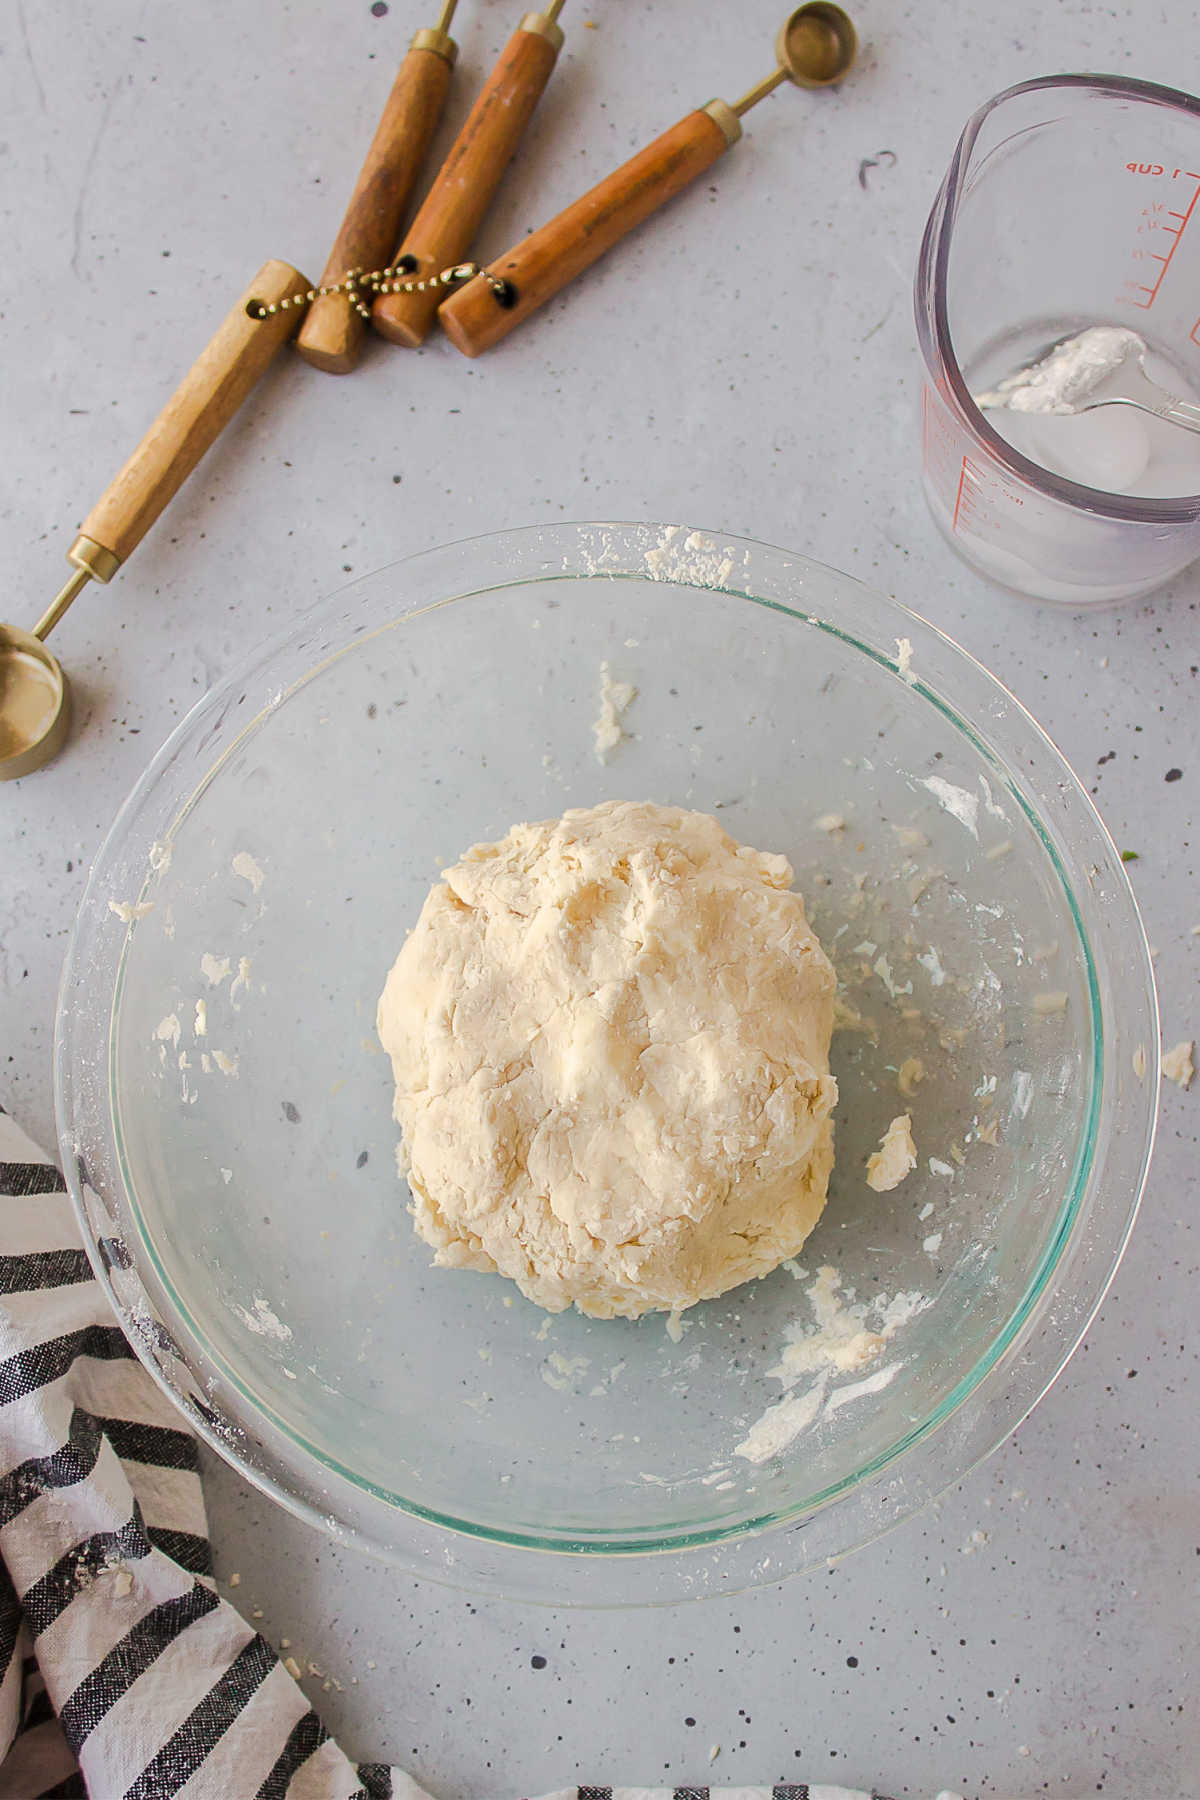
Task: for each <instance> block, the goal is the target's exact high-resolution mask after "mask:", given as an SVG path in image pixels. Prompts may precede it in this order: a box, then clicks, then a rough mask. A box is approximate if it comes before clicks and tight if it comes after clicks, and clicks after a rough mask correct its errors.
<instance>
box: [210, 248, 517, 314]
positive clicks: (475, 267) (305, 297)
mask: <svg viewBox="0 0 1200 1800" xmlns="http://www.w3.org/2000/svg"><path fill="white" fill-rule="evenodd" d="M404 260H406V259H403V258H402V259H401V261H402V262H403V261H404ZM406 275H408V270H407V269H405V268H402V267H401V265H400V264H399V263H397V264H396V265H395V266H394V267H393V268H390V269H372V270H371V271H370V272H369V273H367V272H366V271H365V270H363V269H348V270H347V271H346V273H345V274H344V275H343V276H342V279H341V280H340V281H334V282H330V283H327V284H325V285H323V286H321V287H315V288H309V289H308V290H307V291H306V292H304V293H300V294H289V295H288V296H287V298H286V299H284V300H272V302H271V304H270V305H269V306H268V305H267V304H266V302H265V301H262V300H259V301H257V302H252V303H251V306H249V307H247V309H246V310H247V311H248V312H249V313H250V316H251V318H254V319H269V318H272V317H273V316H274V315H275V314H276V313H281V312H289V311H290V310H291V308H292V307H294V306H310V305H311V304H312V302H313V301H314V300H323V299H325V297H326V296H327V295H329V294H344V295H345V296H346V299H347V300H348V301H349V302H350V305H351V306H352V307H353V308H354V310H355V312H356V313H357V314H358V316H359V318H360V319H369V318H370V317H371V308H370V306H369V305H368V304H367V302H366V300H365V299H364V297H363V296H364V294H368V295H370V296H371V297H372V298H375V297H376V296H377V295H379V294H424V293H427V292H431V291H432V290H434V289H436V288H446V287H452V286H453V285H454V283H455V282H459V281H470V280H472V278H473V277H474V276H476V275H482V276H483V279H484V280H485V281H486V282H487V284H488V286H489V287H490V288H491V290H492V292H493V293H494V294H495V296H496V299H497V300H498V301H499V303H500V304H501V306H506V305H509V304H510V303H511V302H510V295H511V288H510V286H509V284H508V282H506V281H502V280H501V279H500V277H499V276H498V275H493V274H492V273H491V272H490V271H489V270H488V269H484V268H481V267H480V265H479V264H478V263H471V262H467V263H455V265H454V267H453V268H451V269H443V270H442V271H441V272H440V274H437V275H427V276H424V277H423V278H422V279H421V280H420V281H417V280H415V279H410V280H406V279H405V276H406Z"/></svg>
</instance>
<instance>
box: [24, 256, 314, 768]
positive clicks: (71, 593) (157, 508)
mask: <svg viewBox="0 0 1200 1800" xmlns="http://www.w3.org/2000/svg"><path fill="white" fill-rule="evenodd" d="M297 288H299V289H302V290H303V289H307V288H308V282H307V281H306V279H305V277H304V276H303V275H301V273H300V271H299V270H298V269H293V268H292V267H291V265H290V264H289V263H284V262H274V261H272V262H267V263H264V264H263V266H262V268H261V269H260V270H259V272H258V274H257V275H256V276H255V277H254V280H253V281H252V282H251V284H250V286H249V287H248V288H247V289H246V291H245V293H244V294H243V295H242V297H241V299H240V300H239V301H238V303H237V305H236V306H235V307H234V308H233V311H232V312H231V313H230V314H229V316H228V318H227V319H226V320H225V323H224V324H223V325H222V326H221V328H220V330H219V331H218V332H217V334H216V336H215V337H214V338H213V339H212V340H211V342H210V343H209V344H208V345H207V346H206V347H205V349H203V350H202V351H201V353H200V356H199V358H198V359H197V361H196V362H195V363H193V365H192V367H191V369H189V371H188V373H187V374H186V375H185V376H184V378H183V381H182V382H181V384H180V385H179V387H178V388H176V390H175V392H174V394H172V396H171V398H170V399H169V400H168V401H167V404H166V405H165V406H164V408H163V410H162V411H161V412H160V413H159V415H158V417H157V419H155V421H154V423H153V425H151V427H150V429H149V431H148V432H147V433H146V435H145V437H144V438H143V439H142V441H141V443H140V444H139V445H138V447H137V449H136V450H135V451H134V453H133V455H132V456H131V457H130V458H129V461H128V462H127V463H126V464H125V467H124V468H123V469H122V470H121V472H120V474H119V475H118V476H117V477H116V479H115V480H114V481H112V482H111V483H110V484H109V486H108V487H107V488H106V489H105V491H104V493H103V494H102V495H101V497H100V499H99V500H98V501H97V502H96V504H95V506H93V508H92V510H91V512H90V513H89V514H88V516H87V518H86V519H85V520H84V521H83V525H82V527H81V529H80V533H79V536H78V537H77V538H76V539H75V542H74V543H73V544H72V545H71V548H70V549H69V550H68V551H67V560H68V561H69V562H71V563H73V564H74V571H73V573H72V575H71V577H70V579H69V580H68V581H67V583H66V585H65V586H64V587H63V588H62V590H61V592H60V593H59V594H58V595H57V596H56V598H55V599H54V600H53V601H52V603H51V604H50V606H49V607H48V608H47V610H46V611H45V612H44V613H43V615H42V617H41V618H40V619H39V620H38V622H37V624H36V625H35V626H34V628H33V630H32V631H21V630H18V628H17V627H16V626H15V625H2V624H0V781H12V780H15V778H16V777H17V776H19V775H29V774H32V772H33V771H34V769H40V768H41V766H42V764H43V763H45V762H49V760H50V758H51V757H52V756H54V755H55V754H56V753H57V752H58V751H59V750H60V749H61V748H62V745H63V743H64V741H65V739H66V735H67V727H68V725H69V723H70V690H69V689H68V687H67V678H66V676H65V675H64V674H63V671H62V669H61V667H60V666H59V663H58V661H57V659H56V658H55V657H53V656H52V655H51V654H50V652H49V650H47V648H46V645H45V642H44V640H45V638H46V637H47V636H48V634H49V633H50V631H52V630H53V628H54V626H55V625H57V623H58V621H59V620H60V619H61V618H62V616H63V614H64V613H65V612H66V610H67V608H68V606H70V604H71V602H72V600H74V598H75V596H76V595H77V594H78V593H79V592H80V591H81V590H82V589H83V588H84V587H85V586H86V585H87V583H88V582H89V581H93V580H94V581H111V580H112V578H113V576H114V575H115V574H116V572H117V570H118V569H119V568H120V566H121V564H122V563H123V562H124V561H125V559H126V558H127V557H128V556H129V555H130V553H131V552H132V551H134V550H136V549H137V546H138V545H139V544H140V543H141V541H142V539H143V537H144V536H145V535H146V532H147V531H148V530H149V529H150V527H151V525H153V523H154V521H155V519H157V517H158V515H159V513H160V512H161V511H162V510H163V507H164V506H165V505H166V504H167V502H168V500H170V499H171V497H172V495H173V494H174V493H176V491H177V490H178V489H179V488H180V487H181V486H182V484H183V482H184V481H185V480H186V479H187V477H188V476H189V475H190V474H191V472H192V470H193V469H194V468H195V466H196V464H197V463H198V462H199V461H200V458H201V457H202V456H203V455H204V452H205V451H206V450H207V449H208V448H209V446H210V444H212V443H213V442H214V441H215V440H216V439H217V437H219V436H220V434H221V432H222V431H223V430H224V428H225V426H226V425H227V424H228V423H229V421H230V419H231V418H232V417H233V415H234V413H235V412H236V411H237V409H238V407H239V406H240V405H241V404H242V401H243V400H244V399H245V398H246V396H247V395H248V394H249V393H250V391H251V389H252V388H253V387H254V385H255V383H256V382H257V381H258V379H259V377H260V376H261V375H262V374H263V373H264V372H265V370H266V368H267V366H268V365H269V364H270V363H271V361H272V360H273V359H274V357H275V356H276V354H277V353H278V351H280V350H281V349H282V348H283V346H284V344H285V343H286V342H287V340H288V339H289V338H290V337H291V336H292V335H293V333H294V332H295V330H296V328H297V326H298V325H299V323H300V320H301V318H302V316H303V307H302V306H297V305H296V304H295V302H294V300H293V298H292V296H294V295H295V293H296V290H297ZM268 307H276V308H277V309H278V310H277V311H275V312H274V313H271V314H267V311H266V309H267V308H268Z"/></svg>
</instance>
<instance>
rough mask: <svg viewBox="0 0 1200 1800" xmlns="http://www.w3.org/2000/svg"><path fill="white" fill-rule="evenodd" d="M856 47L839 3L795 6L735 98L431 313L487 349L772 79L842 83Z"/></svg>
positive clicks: (632, 221)
mask: <svg viewBox="0 0 1200 1800" xmlns="http://www.w3.org/2000/svg"><path fill="white" fill-rule="evenodd" d="M857 53H858V38H857V36H856V34H855V30H854V26H853V25H852V24H851V22H850V20H849V19H848V18H847V16H846V14H845V13H844V12H843V11H842V9H841V7H840V6H834V5H832V4H830V3H829V0H810V4H809V5H807V6H801V7H797V9H796V11H795V12H794V13H792V14H791V15H790V17H789V18H787V19H786V20H785V21H784V24H783V26H782V27H781V29H780V32H779V36H778V37H777V38H776V40H775V55H776V59H777V64H778V66H777V67H776V68H775V69H773V70H772V71H771V73H770V74H769V75H768V76H766V78H765V79H764V80H762V81H760V82H758V83H757V85H756V86H755V87H752V88H750V89H749V90H748V92H747V93H745V94H743V95H742V97H741V99H740V100H737V101H735V102H734V104H733V105H732V106H728V105H727V104H726V103H725V101H724V100H710V101H709V103H708V105H707V106H704V107H701V108H700V110H699V111H698V112H693V113H689V114H688V115H687V117H686V118H684V119H680V121H679V123H678V124H677V125H673V126H672V127H671V129H670V130H669V131H665V132H664V133H663V135H662V136H661V137H660V138H656V139H655V141H654V142H653V143H652V144H649V145H648V146H647V147H646V149H645V150H642V151H640V152H639V153H638V155H637V156H635V157H632V158H631V159H630V161H629V162H627V163H625V164H624V166H623V167H622V168H620V169H617V170H616V171H615V172H614V173H613V174H612V175H609V176H608V177H607V178H606V179H605V180H604V181H602V182H600V183H599V185H598V186H596V187H594V188H592V189H591V191H590V192H589V193H586V194H584V195H583V197H582V198H581V199H579V200H576V201H575V203H574V205H572V206H568V207H567V208H566V210H565V212H561V213H559V215H558V217H557V218H555V219H551V220H550V222H549V224H546V225H543V226H542V227H541V229H540V230H538V231H535V232H533V233H532V234H531V235H530V236H529V237H527V238H523V239H522V240H521V242H520V243H519V244H517V245H516V246H515V247H514V248H513V249H512V250H510V251H509V252H508V254H507V256H502V257H501V258H500V260H499V261H498V262H494V263H492V264H491V266H490V268H489V269H488V271H487V273H486V274H484V275H476V276H475V278H474V279H473V280H471V281H469V282H467V284H466V285H465V286H464V287H461V288H460V289H459V290H458V292H457V293H456V294H454V295H452V296H451V297H450V299H448V300H445V301H443V302H442V305H441V308H440V310H439V312H438V319H439V321H440V322H441V324H442V326H443V327H444V329H445V332H446V336H447V337H448V338H449V339H450V342H451V343H452V344H453V345H454V346H455V347H456V348H457V349H459V350H461V351H462V353H463V355H464V356H478V355H479V353H480V351H481V350H490V349H491V347H492V345H493V344H498V343H499V342H500V340H501V338H504V337H507V336H508V334H509V332H510V331H511V330H512V329H513V327H514V326H515V325H519V324H520V322H521V320H522V319H525V318H528V316H529V314H530V313H531V312H535V311H536V310H537V308H538V307H539V306H544V305H545V303H546V301H547V300H549V299H551V298H552V297H553V296H554V295H555V294H557V293H558V292H559V290H560V289H561V288H564V287H565V286H566V285H567V283H568V282H569V281H572V280H573V279H574V277H575V276H576V275H579V274H581V273H582V272H583V270H584V269H587V268H590V267H591V265H592V263H594V262H596V261H598V259H599V258H600V257H601V256H603V254H604V252H605V251H606V250H610V249H611V248H612V246H613V245H614V244H616V243H619V242H620V240H621V239H622V238H623V237H625V236H626V235H627V234H628V233H629V232H631V231H632V230H633V229H634V227H635V226H636V225H640V224H641V222H642V220H643V219H647V218H649V217H650V215H651V213H654V212H657V210H658V209H659V207H660V206H664V205H665V204H666V202H667V201H668V200H670V199H671V198H672V197H673V196H674V195H675V194H677V193H679V192H680V190H681V189H682V188H685V187H686V186H687V185H688V183H689V182H691V181H694V180H695V179H696V177H697V176H698V175H700V174H702V173H703V172H704V170H705V169H707V168H708V167H709V166H710V164H712V163H714V162H716V160H717V158H718V157H719V156H722V155H723V154H724V153H725V151H726V150H728V149H729V148H730V147H731V145H733V144H736V143H737V141H738V139H739V138H740V137H741V135H742V126H741V117H742V114H743V113H746V112H749V110H750V108H751V107H752V106H757V105H758V102H759V101H760V100H765V98H766V96H767V95H768V94H770V93H772V92H773V91H774V89H775V88H777V87H778V86H779V84H780V82H782V81H793V82H795V84H796V86H797V87H805V88H819V87H828V86H829V85H830V84H831V83H832V82H835V81H840V80H841V78H842V76H843V75H845V73H846V72H847V70H848V69H849V68H850V67H851V65H852V63H853V62H854V58H855V56H856V55H857ZM489 277H490V278H491V279H490V280H489Z"/></svg>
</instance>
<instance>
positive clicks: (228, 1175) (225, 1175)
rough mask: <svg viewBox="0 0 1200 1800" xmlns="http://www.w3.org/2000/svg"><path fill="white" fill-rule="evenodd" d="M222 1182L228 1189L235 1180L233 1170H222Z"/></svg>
mask: <svg viewBox="0 0 1200 1800" xmlns="http://www.w3.org/2000/svg"><path fill="white" fill-rule="evenodd" d="M221 1180H222V1181H223V1182H224V1183H225V1186H226V1187H228V1186H229V1184H230V1182H231V1181H232V1180H233V1170H232V1169H222V1170H221Z"/></svg>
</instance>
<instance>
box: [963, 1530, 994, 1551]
mask: <svg viewBox="0 0 1200 1800" xmlns="http://www.w3.org/2000/svg"><path fill="white" fill-rule="evenodd" d="M988 1542H989V1539H988V1534H987V1532H986V1531H973V1532H972V1533H971V1534H970V1536H969V1537H968V1539H967V1541H966V1543H965V1544H963V1545H962V1546H961V1549H960V1555H962V1556H974V1554H975V1552H976V1551H977V1550H982V1549H983V1546H984V1545H985V1544H986V1543H988Z"/></svg>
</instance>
